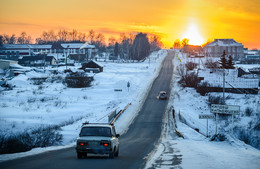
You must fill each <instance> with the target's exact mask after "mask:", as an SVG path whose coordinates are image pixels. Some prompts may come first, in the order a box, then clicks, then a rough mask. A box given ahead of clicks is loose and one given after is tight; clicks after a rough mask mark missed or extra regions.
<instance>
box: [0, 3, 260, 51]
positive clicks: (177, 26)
mask: <svg viewBox="0 0 260 169" xmlns="http://www.w3.org/2000/svg"><path fill="white" fill-rule="evenodd" d="M59 29H66V30H68V31H71V30H72V29H76V30H78V31H79V32H83V33H87V32H88V31H89V30H90V29H93V30H95V31H96V32H100V33H103V34H105V35H106V37H107V38H108V37H110V36H115V37H118V35H119V33H122V32H139V31H142V32H150V33H155V34H158V35H160V36H162V40H163V42H164V44H165V45H166V46H167V47H170V46H172V44H173V42H174V40H175V39H183V38H189V39H190V43H193V44H199V43H202V42H206V41H207V39H214V38H233V39H235V40H236V41H237V42H240V43H243V44H244V46H245V47H248V48H250V49H252V48H258V49H260V31H259V30H260V2H259V0H217V1H216V0H128V1H125V0H0V34H4V33H5V34H12V33H15V34H16V35H19V34H20V33H21V32H22V31H25V32H26V33H27V34H30V35H31V36H32V37H39V36H40V34H41V33H42V32H43V31H48V30H54V31H58V30H59Z"/></svg>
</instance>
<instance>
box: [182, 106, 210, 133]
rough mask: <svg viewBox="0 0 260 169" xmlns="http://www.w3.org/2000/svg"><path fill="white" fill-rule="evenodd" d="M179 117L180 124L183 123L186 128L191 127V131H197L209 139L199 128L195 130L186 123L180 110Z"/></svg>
mask: <svg viewBox="0 0 260 169" xmlns="http://www.w3.org/2000/svg"><path fill="white" fill-rule="evenodd" d="M178 116H179V120H180V122H182V123H183V124H185V125H186V126H188V127H190V128H191V129H193V130H195V131H196V132H198V133H199V134H201V135H203V136H205V137H207V136H206V135H205V134H203V133H201V132H200V131H199V129H198V128H194V127H192V126H190V125H189V124H188V123H187V122H186V120H185V119H184V118H183V117H182V116H181V112H180V110H179V115H178Z"/></svg>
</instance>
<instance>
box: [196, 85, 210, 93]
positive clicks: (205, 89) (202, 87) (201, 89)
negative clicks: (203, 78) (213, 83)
mask: <svg viewBox="0 0 260 169" xmlns="http://www.w3.org/2000/svg"><path fill="white" fill-rule="evenodd" d="M208 86H209V84H208V82H203V83H202V84H199V85H197V87H196V91H197V92H198V93H200V94H201V95H202V96H205V94H206V93H208V92H209V89H208Z"/></svg>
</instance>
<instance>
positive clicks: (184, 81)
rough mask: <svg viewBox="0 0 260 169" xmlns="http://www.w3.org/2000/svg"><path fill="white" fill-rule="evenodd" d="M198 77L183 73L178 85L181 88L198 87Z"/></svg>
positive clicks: (193, 74) (194, 74) (192, 73)
mask: <svg viewBox="0 0 260 169" xmlns="http://www.w3.org/2000/svg"><path fill="white" fill-rule="evenodd" d="M198 82H199V80H198V75H197V74H196V73H194V72H191V73H188V72H186V73H184V74H183V75H182V76H181V80H180V81H179V83H180V84H181V85H182V86H183V87H197V85H198Z"/></svg>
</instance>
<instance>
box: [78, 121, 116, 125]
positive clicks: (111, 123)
mask: <svg viewBox="0 0 260 169" xmlns="http://www.w3.org/2000/svg"><path fill="white" fill-rule="evenodd" d="M86 124H106V125H112V126H113V125H114V124H113V123H89V122H88V121H87V122H85V123H82V126H84V125H86Z"/></svg>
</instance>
